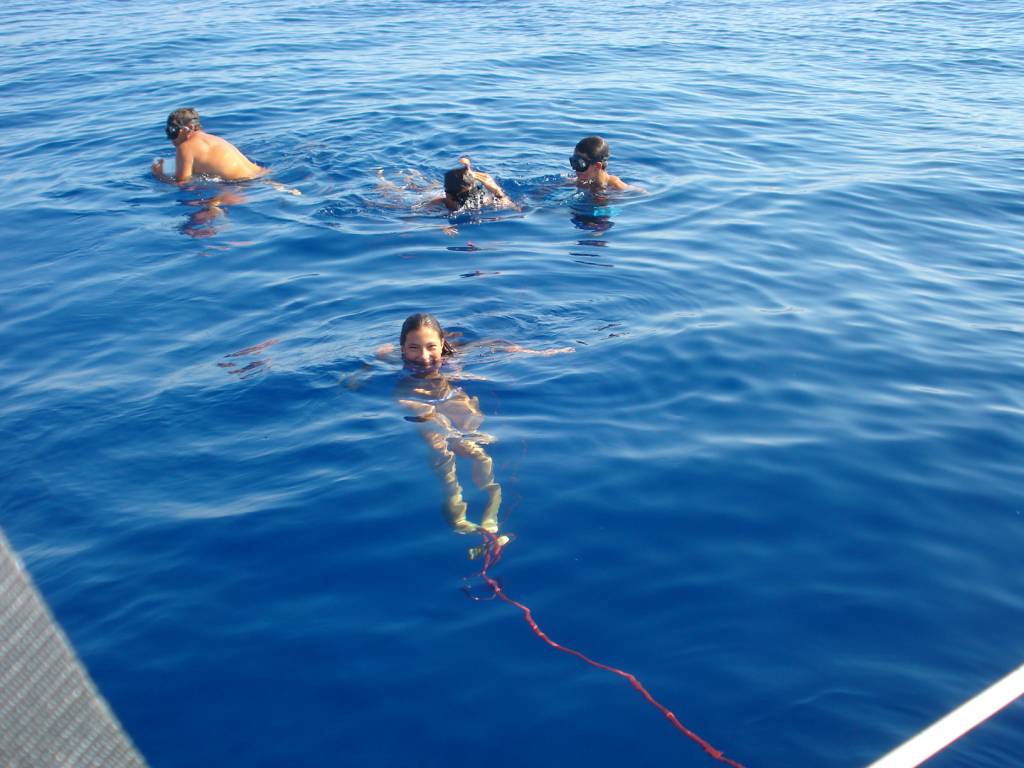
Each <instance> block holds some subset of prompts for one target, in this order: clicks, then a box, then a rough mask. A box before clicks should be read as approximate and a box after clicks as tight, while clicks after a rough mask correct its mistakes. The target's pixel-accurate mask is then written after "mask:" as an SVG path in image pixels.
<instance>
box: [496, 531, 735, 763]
mask: <svg viewBox="0 0 1024 768" xmlns="http://www.w3.org/2000/svg"><path fill="white" fill-rule="evenodd" d="M480 533H481V534H482V535H483V537H484V562H483V567H482V568H481V569H480V577H481V578H482V579H483V580H484V581H485V582H487V585H488V586H489V587H490V588H491V589H492V590H493V591H494V594H495V595H497V596H498V597H500V598H501V599H502V600H504V601H505V602H506V603H508V604H509V605H514V606H515V607H516V608H518V609H519V610H520V611H522V612H523V618H524V619H525V620H526V623H527V624H529V625H530V629H532V630H533V632H534V634H536V635H537V637H539V638H540V639H541V640H543V641H544V642H545V643H547V644H548V645H550V646H551V647H552V648H554V649H556V650H559V651H563V652H564V653H568V654H570V655H572V656H575V657H576V658H578V659H580V660H582V661H585V662H586V663H587V664H589V665H590V666H592V667H597V668H598V669H603V670H605V671H606V672H611V673H613V674H616V675H618V676H619V677H624V678H626V680H628V681H629V684H630V685H632V686H633V687H634V688H635V689H636V690H637V691H638V692H639V693H640V695H641V696H643V697H644V698H645V699H647V702H648V703H649V704H650V705H651V706H653V707H655V708H656V709H657V710H659V711H660V712H661V714H663V715H664V716H665V717H666V718H667V719H668V721H669V722H670V723H672V725H673V727H674V728H675V729H676V730H678V731H680V732H681V733H682V734H683V735H684V736H686V737H687V738H689V739H692V740H693V741H695V742H696V743H697V744H699V745H700V746H701V748H702V749H703V750H704V751H705V752H707V753H708V754H709V755H711V757H713V758H714V759H715V760H718V761H719V762H722V763H726V764H727V765H731V766H733V768H745V766H744V765H743V764H742V763H738V762H736V761H735V760H732V759H730V758H728V757H726V756H725V755H724V754H723V753H722V751H721V750H719V749H715V748H714V747H713V746H711V744H709V743H708V742H706V741H705V740H704V739H702V738H701V737H700V736H698V735H697V734H696V733H694V732H693V731H691V730H690V729H689V728H687V727H686V726H685V725H683V724H682V723H681V722H679V719H678V718H677V717H676V716H675V715H674V714H673V713H672V712H671V711H670V710H669V709H668V707H666V706H665V705H664V704H662V703H661V702H660V701H658V700H657V699H655V698H654V697H653V696H651V694H650V692H649V691H648V690H647V689H646V688H644V686H643V683H641V682H640V681H639V680H637V679H636V676H635V675H632V674H630V673H629V672H626V671H624V670H621V669H617V668H616V667H610V666H608V665H607V664H602V663H601V662H599V661H594V660H593V659H591V658H589V657H587V656H585V655H584V654H582V653H580V652H579V651H577V650H575V649H574V648H567V647H565V646H564V645H561V644H559V643H556V642H555V641H554V640H552V639H551V638H550V637H548V636H547V635H546V634H545V633H544V630H542V629H541V628H540V626H538V624H537V622H536V621H535V620H534V618H533V612H532V611H531V610H530V609H529V608H528V607H527V606H525V605H523V604H522V603H520V602H519V601H518V600H513V599H512V598H511V597H509V596H508V595H506V594H505V590H504V589H502V587H501V584H499V583H498V582H497V581H496V580H495V579H494V577H493V576H491V575H490V574H489V573H488V571H489V570H490V569H491V568H492V567H493V566H494V565H495V564H496V563H497V562H498V561H499V560H500V559H501V555H502V552H503V551H504V547H501V546H499V545H498V537H497V535H495V534H493V533H489V532H488V531H484V530H481V531H480Z"/></svg>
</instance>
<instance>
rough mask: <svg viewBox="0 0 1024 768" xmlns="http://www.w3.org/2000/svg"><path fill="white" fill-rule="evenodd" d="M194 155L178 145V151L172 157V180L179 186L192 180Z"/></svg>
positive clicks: (181, 145)
mask: <svg viewBox="0 0 1024 768" xmlns="http://www.w3.org/2000/svg"><path fill="white" fill-rule="evenodd" d="M195 159H196V157H195V155H194V154H193V153H192V151H191V150H187V149H185V145H184V144H179V145H178V151H177V152H176V153H175V155H174V166H175V167H174V180H175V181H177V182H178V183H179V184H180V183H181V182H183V181H188V180H189V179H191V178H192V164H193V163H194V162H195Z"/></svg>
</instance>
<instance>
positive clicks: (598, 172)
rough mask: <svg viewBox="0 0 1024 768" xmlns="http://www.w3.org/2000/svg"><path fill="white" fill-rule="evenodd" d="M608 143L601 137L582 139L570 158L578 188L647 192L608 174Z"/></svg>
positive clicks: (609, 151)
mask: <svg viewBox="0 0 1024 768" xmlns="http://www.w3.org/2000/svg"><path fill="white" fill-rule="evenodd" d="M611 154H612V153H611V148H610V147H609V146H608V142H607V141H605V140H604V139H602V138H601V137H600V136H587V138H585V139H580V140H579V142H577V144H576V148H575V149H574V150H573V152H572V157H570V158H569V165H570V167H571V168H572V169H573V170H574V171H575V172H576V178H575V179H574V182H575V184H576V186H577V187H587V188H593V189H620V190H626V189H628V190H633V191H635V192H645V191H646V190H644V189H643V188H642V187H637V186H635V185H633V184H627V183H626V182H624V181H623V180H622V179H620V178H619V177H618V176H613V175H612V174H610V173H608V158H609V157H611Z"/></svg>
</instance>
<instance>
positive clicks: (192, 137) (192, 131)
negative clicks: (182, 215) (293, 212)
mask: <svg viewBox="0 0 1024 768" xmlns="http://www.w3.org/2000/svg"><path fill="white" fill-rule="evenodd" d="M164 132H165V133H166V134H167V138H168V140H170V142H171V143H172V144H173V145H174V149H175V156H174V175H173V176H171V175H169V174H167V173H165V172H164V161H163V160H162V159H157V160H154V161H153V165H152V170H153V175H154V176H156V177H157V178H158V179H160V180H161V181H165V182H167V183H169V184H181V183H184V182H186V181H190V180H191V179H192V177H193V176H210V177H214V178H218V179H222V180H223V181H244V180H247V179H255V178H259V177H260V176H264V175H265V174H266V173H268V171H269V169H267V168H263V167H261V166H259V165H256V163H254V162H252V161H251V160H249V159H248V158H247V157H246V156H245V155H243V154H242V153H241V152H240V151H239V150H238V148H237V147H236V146H235V145H234V144H232V143H231V142H230V141H228V140H227V139H222V138H221V137H220V136H214V135H213V134H212V133H207V132H206V131H204V130H203V125H202V123H201V122H200V120H199V113H198V112H196V110H195V109H193V108H192V107H183V108H181V109H176V110H174V111H173V112H171V114H170V115H168V117H167V123H166V125H165V126H164ZM267 183H268V184H270V185H271V186H272V187H274V188H275V189H279V190H281V191H286V192H289V193H290V194H293V195H301V194H302V193H301V192H299V190H297V189H287V188H286V187H284V185H282V184H279V183H278V182H275V181H269V180H267Z"/></svg>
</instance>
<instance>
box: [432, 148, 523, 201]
mask: <svg viewBox="0 0 1024 768" xmlns="http://www.w3.org/2000/svg"><path fill="white" fill-rule="evenodd" d="M431 202H432V203H435V204H441V205H444V207H445V208H447V209H448V210H449V211H451V212H452V213H454V212H456V211H461V210H462V209H464V208H470V209H477V208H481V207H483V206H492V207H495V208H517V207H518V206H517V205H516V204H515V203H513V202H512V200H510V199H509V197H508V195H506V194H505V190H503V189H502V188H501V187H500V186H499V185H498V182H496V181H495V180H494V179H493V178H491V175H490V174H489V173H483V172H482V171H474V170H473V166H472V164H471V163H470V160H469V158H468V157H460V158H459V167H458V168H452V169H451V170H450V171H448V172H447V173H446V174H445V175H444V197H438V198H436V199H435V200H432V201H431Z"/></svg>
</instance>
